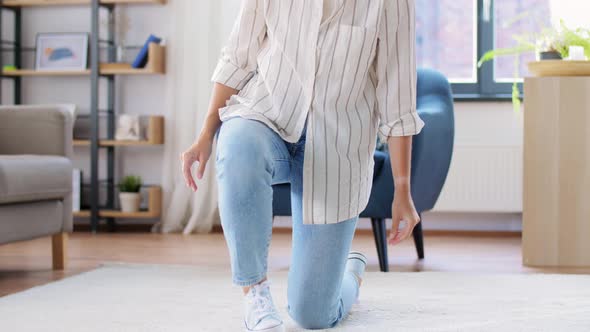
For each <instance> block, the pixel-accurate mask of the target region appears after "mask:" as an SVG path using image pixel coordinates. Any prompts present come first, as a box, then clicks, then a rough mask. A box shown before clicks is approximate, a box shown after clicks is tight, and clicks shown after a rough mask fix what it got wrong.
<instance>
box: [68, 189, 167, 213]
mask: <svg viewBox="0 0 590 332" xmlns="http://www.w3.org/2000/svg"><path fill="white" fill-rule="evenodd" d="M98 214H99V216H100V217H102V218H136V219H143V218H145V219H154V218H160V216H161V214H162V188H160V187H158V186H154V187H149V188H148V208H147V210H142V211H138V212H123V211H119V210H100V211H99V212H98ZM74 217H78V218H89V217H90V211H88V210H81V211H77V212H74Z"/></svg>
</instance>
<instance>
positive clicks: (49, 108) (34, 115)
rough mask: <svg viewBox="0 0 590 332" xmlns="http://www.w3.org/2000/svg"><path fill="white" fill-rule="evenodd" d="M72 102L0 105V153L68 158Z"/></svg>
mask: <svg viewBox="0 0 590 332" xmlns="http://www.w3.org/2000/svg"><path fill="white" fill-rule="evenodd" d="M74 110H75V106H73V105H38V106H0V154H37V155H59V156H65V157H68V158H71V156H72V139H73V138H72V136H73V126H74Z"/></svg>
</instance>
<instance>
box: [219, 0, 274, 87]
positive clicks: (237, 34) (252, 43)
mask: <svg viewBox="0 0 590 332" xmlns="http://www.w3.org/2000/svg"><path fill="white" fill-rule="evenodd" d="M263 7H264V2H263V0H243V1H242V6H241V9H240V13H239V14H238V18H237V20H236V23H235V24H234V27H233V30H232V32H231V34H230V37H229V41H228V42H227V44H226V46H225V47H224V48H223V49H222V50H221V57H220V59H219V62H218V63H217V66H216V68H215V70H214V71H213V76H212V77H211V81H212V82H216V83H220V84H223V85H225V86H228V87H231V88H233V89H236V90H241V89H243V88H244V86H245V85H246V84H247V83H248V81H249V80H250V79H251V78H252V76H254V73H255V72H256V70H257V57H258V53H259V52H260V48H261V44H262V43H263V41H264V38H266V22H265V19H264V8H263Z"/></svg>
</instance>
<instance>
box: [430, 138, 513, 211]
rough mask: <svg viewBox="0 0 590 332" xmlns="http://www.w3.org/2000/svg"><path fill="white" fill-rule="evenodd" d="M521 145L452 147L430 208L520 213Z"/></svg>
mask: <svg viewBox="0 0 590 332" xmlns="http://www.w3.org/2000/svg"><path fill="white" fill-rule="evenodd" d="M522 165H523V162H522V147H519V146H479V145H478V146H469V145H460V146H456V147H455V151H454V155H453V161H452V162H451V169H450V172H449V176H448V178H447V181H446V183H445V186H444V188H443V192H442V194H441V196H440V198H439V200H438V202H437V205H436V207H435V209H434V211H439V212H522Z"/></svg>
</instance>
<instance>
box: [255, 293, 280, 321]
mask: <svg viewBox="0 0 590 332" xmlns="http://www.w3.org/2000/svg"><path fill="white" fill-rule="evenodd" d="M252 290H253V292H252V293H253V294H252V298H251V301H252V304H253V305H254V310H253V313H254V314H255V315H256V316H258V319H262V318H264V317H266V316H269V315H273V314H274V313H275V308H274V305H273V303H272V299H271V298H270V292H269V289H268V286H267V285H265V286H260V287H256V288H253V289H252Z"/></svg>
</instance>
